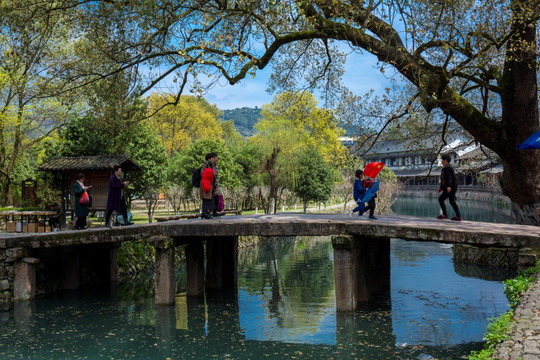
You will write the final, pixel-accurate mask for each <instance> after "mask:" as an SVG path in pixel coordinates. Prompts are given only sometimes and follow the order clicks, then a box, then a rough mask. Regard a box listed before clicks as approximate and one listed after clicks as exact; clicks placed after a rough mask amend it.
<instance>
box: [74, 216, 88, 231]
mask: <svg viewBox="0 0 540 360" xmlns="http://www.w3.org/2000/svg"><path fill="white" fill-rule="evenodd" d="M75 226H76V227H78V228H81V229H84V228H85V227H86V216H78V217H77V221H75Z"/></svg>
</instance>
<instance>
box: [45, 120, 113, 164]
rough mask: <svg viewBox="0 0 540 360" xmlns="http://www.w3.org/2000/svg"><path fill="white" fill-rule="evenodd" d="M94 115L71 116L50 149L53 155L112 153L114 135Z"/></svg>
mask: <svg viewBox="0 0 540 360" xmlns="http://www.w3.org/2000/svg"><path fill="white" fill-rule="evenodd" d="M100 123H101V122H100V121H99V120H98V119H97V118H95V117H94V116H90V115H87V116H85V117H80V118H73V119H71V120H70V121H69V122H68V123H67V124H66V126H65V127H64V128H63V129H62V130H60V132H59V138H60V141H59V142H58V143H57V145H56V147H55V148H53V149H51V152H50V153H51V155H54V156H91V155H92V156H93V155H110V154H114V153H115V151H116V149H115V147H114V144H115V141H114V139H115V135H114V133H111V132H110V131H109V130H108V129H107V128H104V127H102V126H100V125H101V124H100Z"/></svg>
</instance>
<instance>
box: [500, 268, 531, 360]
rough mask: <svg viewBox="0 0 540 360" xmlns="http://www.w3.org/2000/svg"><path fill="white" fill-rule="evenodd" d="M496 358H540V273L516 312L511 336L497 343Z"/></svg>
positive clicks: (512, 359) (516, 359) (519, 359)
mask: <svg viewBox="0 0 540 360" xmlns="http://www.w3.org/2000/svg"><path fill="white" fill-rule="evenodd" d="M493 358H494V359H500V360H538V359H540V274H538V275H537V278H536V281H535V283H534V284H533V285H532V286H531V287H530V288H529V290H528V291H527V292H526V293H525V295H524V296H523V298H522V299H521V301H520V302H519V305H518V306H517V308H516V311H515V313H514V319H513V322H512V324H511V326H510V338H509V339H508V340H507V341H504V342H502V343H500V344H499V345H497V347H496V348H495V351H494V353H493Z"/></svg>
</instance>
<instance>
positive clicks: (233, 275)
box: [152, 236, 238, 305]
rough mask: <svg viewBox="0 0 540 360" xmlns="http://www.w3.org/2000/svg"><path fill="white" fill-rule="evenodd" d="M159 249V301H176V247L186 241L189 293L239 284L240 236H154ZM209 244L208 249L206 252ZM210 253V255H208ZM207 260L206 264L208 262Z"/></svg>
mask: <svg viewBox="0 0 540 360" xmlns="http://www.w3.org/2000/svg"><path fill="white" fill-rule="evenodd" d="M152 240H153V241H152V242H154V247H155V249H156V276H155V296H156V300H155V302H156V304H157V305H171V304H174V301H175V294H176V287H175V285H176V281H175V276H174V268H175V264H174V248H175V247H176V246H181V245H185V256H186V269H187V284H186V286H187V291H186V295H187V296H188V297H203V296H204V293H205V291H213V290H218V291H219V290H223V289H228V288H235V287H236V285H237V280H238V275H237V263H238V237H237V236H221V237H189V238H184V237H175V238H172V239H171V238H165V237H162V238H154V239H152ZM205 245H206V252H205ZM205 253H206V256H205ZM205 263H206V266H205Z"/></svg>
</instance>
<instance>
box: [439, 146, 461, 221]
mask: <svg viewBox="0 0 540 360" xmlns="http://www.w3.org/2000/svg"><path fill="white" fill-rule="evenodd" d="M451 160H452V158H451V157H450V155H448V154H443V155H442V156H441V162H442V165H443V168H442V170H441V185H440V187H439V190H438V192H440V193H441V196H439V205H440V206H441V210H442V215H439V216H437V219H448V213H447V212H446V205H445V204H444V201H445V200H446V199H450V205H451V206H452V208H453V209H454V212H455V213H456V216H455V217H453V218H452V220H454V221H461V213H460V212H459V207H458V206H457V204H456V192H457V187H458V184H457V176H456V172H455V171H454V168H452V165H450V161H451Z"/></svg>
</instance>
